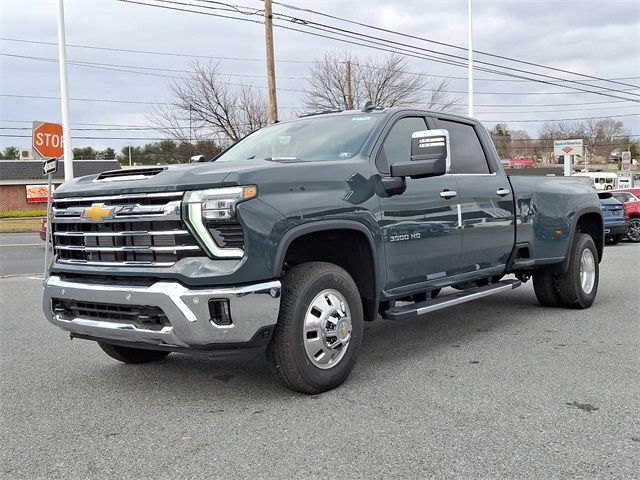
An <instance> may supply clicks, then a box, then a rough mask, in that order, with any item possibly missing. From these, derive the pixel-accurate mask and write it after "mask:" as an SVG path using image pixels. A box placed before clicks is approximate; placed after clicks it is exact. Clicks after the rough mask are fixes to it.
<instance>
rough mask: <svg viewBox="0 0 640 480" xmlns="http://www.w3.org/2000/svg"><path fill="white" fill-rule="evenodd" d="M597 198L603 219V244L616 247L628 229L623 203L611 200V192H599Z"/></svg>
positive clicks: (627, 218) (627, 219)
mask: <svg viewBox="0 0 640 480" xmlns="http://www.w3.org/2000/svg"><path fill="white" fill-rule="evenodd" d="M598 196H599V197H600V205H601V207H602V215H603V217H604V234H605V237H604V243H605V244H606V245H617V244H618V243H620V242H621V241H622V238H623V237H624V235H625V233H626V232H627V229H628V228H629V217H628V216H627V212H626V211H625V209H624V205H623V203H622V202H621V201H619V200H616V199H615V198H613V196H612V194H611V192H599V193H598Z"/></svg>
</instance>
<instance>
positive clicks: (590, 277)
mask: <svg viewBox="0 0 640 480" xmlns="http://www.w3.org/2000/svg"><path fill="white" fill-rule="evenodd" d="M595 283H596V260H595V258H593V253H592V252H591V250H589V249H588V248H585V249H584V250H583V251H582V257H581V258H580V286H581V287H582V291H583V292H584V293H585V294H587V295H589V294H590V293H591V290H593V286H594V285H595Z"/></svg>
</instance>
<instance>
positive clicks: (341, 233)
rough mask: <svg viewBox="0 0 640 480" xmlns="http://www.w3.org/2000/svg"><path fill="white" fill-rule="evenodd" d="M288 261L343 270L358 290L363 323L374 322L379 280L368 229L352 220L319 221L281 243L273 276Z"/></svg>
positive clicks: (288, 234)
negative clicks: (312, 262) (315, 262)
mask: <svg viewBox="0 0 640 480" xmlns="http://www.w3.org/2000/svg"><path fill="white" fill-rule="evenodd" d="M341 242H342V243H343V244H342V245H340V243H341ZM303 245H304V246H305V247H306V248H302V247H303ZM291 261H293V262H294V264H295V263H296V262H298V263H302V262H306V261H326V262H330V263H334V264H336V265H339V266H340V267H342V268H344V269H345V270H346V271H347V272H348V273H349V275H351V276H352V278H353V279H354V281H355V282H356V285H357V286H358V290H359V292H360V296H361V298H362V303H363V309H364V313H365V319H366V320H373V319H374V318H375V315H376V314H377V309H378V302H379V295H380V293H379V292H380V290H381V287H380V285H381V282H382V278H381V272H380V270H379V267H380V261H379V258H378V249H377V248H376V243H375V239H374V237H373V234H372V233H371V231H370V229H369V228H367V226H365V225H364V224H362V223H360V222H357V221H353V220H319V221H314V222H309V223H306V224H303V225H298V226H296V227H294V228H292V229H290V230H289V231H287V232H286V233H285V234H284V235H283V237H282V239H281V240H280V243H279V245H278V249H277V251H276V257H275V260H274V264H273V276H274V277H276V278H277V277H280V276H281V274H282V271H283V269H284V267H285V264H286V263H288V262H291Z"/></svg>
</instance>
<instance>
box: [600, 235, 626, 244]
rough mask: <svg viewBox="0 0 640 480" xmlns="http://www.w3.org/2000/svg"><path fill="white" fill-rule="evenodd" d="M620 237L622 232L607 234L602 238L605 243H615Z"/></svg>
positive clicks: (620, 239)
mask: <svg viewBox="0 0 640 480" xmlns="http://www.w3.org/2000/svg"><path fill="white" fill-rule="evenodd" d="M622 237H624V235H623V234H618V235H609V236H608V237H606V238H605V239H604V243H605V244H606V245H617V244H619V243H620V242H621V241H622Z"/></svg>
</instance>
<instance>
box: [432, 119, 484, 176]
mask: <svg viewBox="0 0 640 480" xmlns="http://www.w3.org/2000/svg"><path fill="white" fill-rule="evenodd" d="M435 122H436V125H437V128H444V129H445V130H448V131H449V143H450V145H451V152H450V155H451V173H490V172H489V165H488V164H487V157H486V156H485V154H484V150H483V149H482V145H481V144H480V139H479V138H478V134H477V133H476V131H475V129H474V128H473V125H469V124H467V123H459V122H451V121H449V120H441V119H436V120H435Z"/></svg>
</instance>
